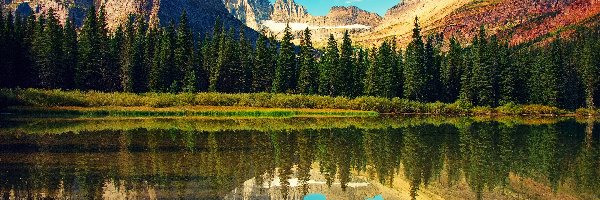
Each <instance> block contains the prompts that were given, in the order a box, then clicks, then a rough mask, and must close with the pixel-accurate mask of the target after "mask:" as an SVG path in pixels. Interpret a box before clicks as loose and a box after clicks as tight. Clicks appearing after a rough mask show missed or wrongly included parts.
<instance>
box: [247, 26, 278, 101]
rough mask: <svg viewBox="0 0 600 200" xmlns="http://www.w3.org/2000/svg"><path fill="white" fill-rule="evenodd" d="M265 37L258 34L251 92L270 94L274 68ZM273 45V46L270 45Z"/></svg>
mask: <svg viewBox="0 0 600 200" xmlns="http://www.w3.org/2000/svg"><path fill="white" fill-rule="evenodd" d="M268 44H269V41H268V39H267V37H266V36H264V35H263V34H260V35H259V36H258V40H257V41H256V51H255V52H256V53H255V59H254V70H253V73H252V74H253V80H252V91H253V92H270V91H271V86H272V85H273V75H274V68H273V67H272V66H273V64H272V60H271V58H272V57H273V55H272V54H271V50H270V49H269V45H268ZM271 45H273V44H271Z"/></svg>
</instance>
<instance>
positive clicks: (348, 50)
mask: <svg viewBox="0 0 600 200" xmlns="http://www.w3.org/2000/svg"><path fill="white" fill-rule="evenodd" d="M339 58H340V60H339V65H338V67H337V70H335V71H336V72H335V74H332V75H335V76H334V77H335V80H334V81H333V82H334V84H335V87H334V88H337V89H335V90H336V91H337V93H338V95H342V96H352V95H353V94H352V88H354V84H355V81H356V80H355V77H353V76H352V71H353V70H354V64H355V63H354V48H353V47H352V40H351V39H350V34H349V33H348V31H347V30H346V31H345V32H344V37H343V39H342V46H341V51H340V57H339Z"/></svg>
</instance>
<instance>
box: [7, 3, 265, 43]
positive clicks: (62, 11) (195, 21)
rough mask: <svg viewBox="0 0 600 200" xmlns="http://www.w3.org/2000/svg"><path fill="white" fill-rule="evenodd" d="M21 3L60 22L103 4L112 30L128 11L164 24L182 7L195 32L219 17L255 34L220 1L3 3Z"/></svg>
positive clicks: (11, 6) (12, 6) (176, 16)
mask: <svg viewBox="0 0 600 200" xmlns="http://www.w3.org/2000/svg"><path fill="white" fill-rule="evenodd" d="M24 4H27V5H29V6H30V7H31V8H32V10H33V11H34V13H35V14H40V13H44V12H46V11H48V10H49V9H50V8H52V9H54V10H55V12H56V13H57V16H58V18H59V19H60V20H61V21H62V22H64V21H65V19H66V18H67V16H74V17H75V18H76V19H77V20H78V21H79V22H80V21H81V19H83V17H84V16H83V15H84V13H86V11H85V10H87V9H88V8H89V7H90V6H92V5H96V6H97V7H100V6H104V7H105V9H106V13H107V21H108V25H109V28H112V29H114V28H116V27H118V26H119V25H122V24H123V23H125V22H126V20H127V19H128V16H129V15H130V14H139V15H142V16H144V17H146V18H147V19H148V21H150V23H151V24H153V25H156V24H160V25H161V26H164V25H168V24H169V22H170V21H177V20H178V19H179V17H180V16H181V14H182V12H183V11H184V10H185V11H187V13H188V19H189V20H190V27H191V28H192V29H193V30H194V31H195V32H199V33H206V32H210V31H212V28H213V26H214V24H215V20H216V19H217V18H219V19H221V21H222V22H223V24H224V25H225V26H226V27H231V28H235V29H236V30H237V29H239V28H240V27H243V28H244V29H246V30H247V33H248V34H249V35H254V36H256V32H254V31H253V30H251V29H249V28H247V27H246V26H245V25H244V24H243V23H242V22H240V21H239V20H238V19H236V18H235V17H233V16H232V15H230V14H229V12H228V10H227V9H226V8H225V5H224V4H223V2H222V1H221V0H104V1H99V2H98V3H96V4H93V2H92V0H65V1H62V2H56V1H53V0H13V1H12V2H11V3H10V4H7V5H6V9H10V10H11V11H14V10H15V9H16V8H17V7H18V6H19V5H24Z"/></svg>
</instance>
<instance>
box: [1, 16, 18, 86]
mask: <svg viewBox="0 0 600 200" xmlns="http://www.w3.org/2000/svg"><path fill="white" fill-rule="evenodd" d="M3 21H4V24H3V26H2V27H1V28H2V29H1V30H0V31H1V32H2V33H1V34H2V38H3V41H2V42H3V43H2V46H3V48H2V52H0V53H2V54H1V55H2V59H0V65H1V66H0V67H1V69H2V73H1V74H2V75H0V77H1V78H2V80H0V83H2V85H0V87H2V86H3V87H9V88H10V87H14V86H15V84H14V83H15V78H14V74H15V73H14V72H15V68H16V66H15V63H14V52H12V51H14V49H15V47H16V38H15V27H14V25H15V24H14V22H15V19H14V16H13V14H12V12H8V13H7V14H6V18H5V19H4V20H3Z"/></svg>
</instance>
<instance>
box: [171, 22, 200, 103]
mask: <svg viewBox="0 0 600 200" xmlns="http://www.w3.org/2000/svg"><path fill="white" fill-rule="evenodd" d="M188 23H189V22H188V18H187V12H186V11H183V13H182V14H181V17H180V18H179V25H178V26H177V41H176V42H177V45H176V49H175V67H176V68H175V69H174V71H173V73H174V74H173V76H174V78H175V80H182V79H185V81H184V82H183V85H184V88H186V90H188V92H194V91H196V84H197V82H196V78H197V77H196V71H197V70H196V66H195V65H194V38H193V35H192V30H191V29H190V27H189V25H188Z"/></svg>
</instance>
